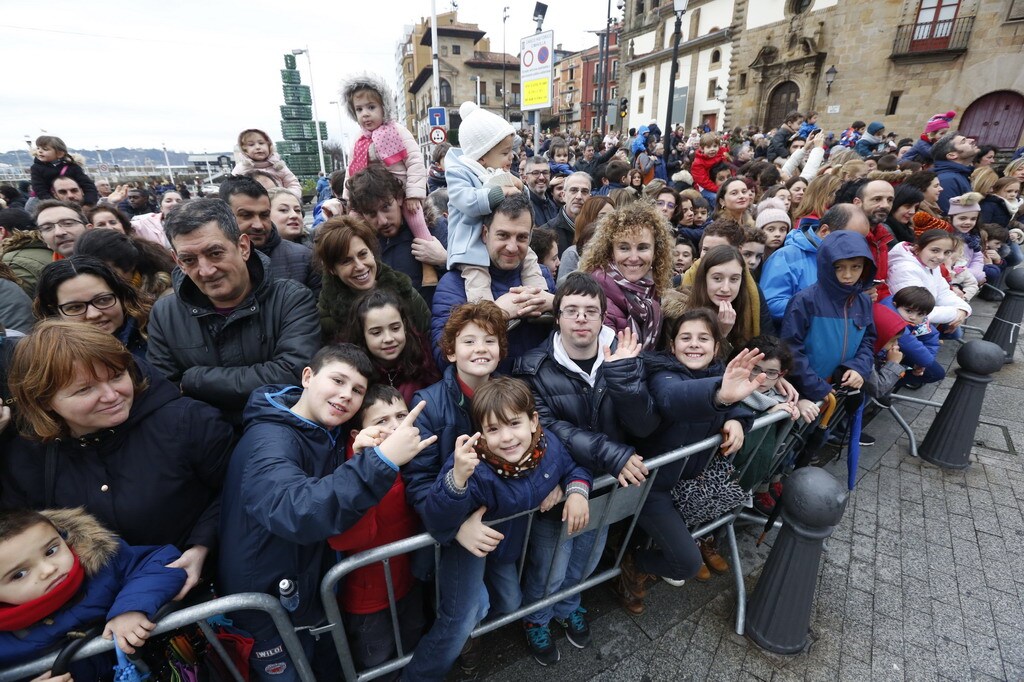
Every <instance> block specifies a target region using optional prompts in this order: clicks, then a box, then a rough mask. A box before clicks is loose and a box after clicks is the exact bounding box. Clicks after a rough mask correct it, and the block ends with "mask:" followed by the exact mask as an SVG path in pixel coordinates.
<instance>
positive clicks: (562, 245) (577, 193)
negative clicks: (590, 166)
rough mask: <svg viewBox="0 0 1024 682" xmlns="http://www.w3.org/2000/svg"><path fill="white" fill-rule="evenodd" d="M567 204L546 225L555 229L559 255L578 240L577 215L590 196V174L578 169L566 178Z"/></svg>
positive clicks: (550, 228)
mask: <svg viewBox="0 0 1024 682" xmlns="http://www.w3.org/2000/svg"><path fill="white" fill-rule="evenodd" d="M564 187H565V206H564V207H562V210H561V211H559V212H558V216H557V217H556V218H555V219H554V220H551V221H549V222H547V223H546V224H545V225H544V227H546V228H548V229H549V230H553V231H554V233H555V235H556V236H557V237H558V257H559V258H561V257H562V253H564V252H565V250H566V249H567V248H569V247H570V246H572V244H573V242H574V241H575V240H576V216H578V215H579V214H580V209H582V208H583V202H585V201H586V200H587V198H588V197H589V196H590V174H589V173H586V172H583V171H577V172H575V173H573V174H572V175H570V176H569V177H567V178H566V179H565V184H564Z"/></svg>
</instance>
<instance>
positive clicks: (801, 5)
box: [789, 0, 814, 14]
mask: <svg viewBox="0 0 1024 682" xmlns="http://www.w3.org/2000/svg"><path fill="white" fill-rule="evenodd" d="M813 4H814V0H790V2H789V11H790V13H791V14H803V13H804V12H806V11H807V10H809V9H810V8H811V5H813Z"/></svg>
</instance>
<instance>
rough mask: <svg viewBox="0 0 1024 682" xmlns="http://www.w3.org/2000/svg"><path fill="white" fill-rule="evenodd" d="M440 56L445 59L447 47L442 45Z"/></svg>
mask: <svg viewBox="0 0 1024 682" xmlns="http://www.w3.org/2000/svg"><path fill="white" fill-rule="evenodd" d="M441 56H442V57H447V56H448V46H447V45H442V46H441Z"/></svg>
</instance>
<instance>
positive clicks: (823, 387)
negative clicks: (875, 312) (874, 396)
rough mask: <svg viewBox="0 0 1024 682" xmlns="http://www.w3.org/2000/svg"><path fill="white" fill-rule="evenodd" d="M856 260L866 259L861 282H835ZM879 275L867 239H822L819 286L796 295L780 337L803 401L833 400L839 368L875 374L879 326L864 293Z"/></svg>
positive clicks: (845, 235) (844, 235) (848, 235)
mask: <svg viewBox="0 0 1024 682" xmlns="http://www.w3.org/2000/svg"><path fill="white" fill-rule="evenodd" d="M856 256H861V257H863V258H864V259H865V268H864V273H863V275H862V276H861V279H860V281H859V282H857V283H856V284H853V285H851V286H845V285H843V284H841V283H840V282H839V280H838V279H836V275H835V270H834V267H835V266H834V263H835V262H836V261H838V260H842V259H844V258H854V257H856ZM874 276H875V263H874V261H873V260H872V259H871V251H870V250H869V249H868V243H867V240H865V239H864V237H862V236H861V235H859V234H857V233H856V232H849V231H847V230H842V231H840V232H833V233H832V234H830V235H828V236H827V237H825V239H824V240H822V242H821V247H819V249H818V281H817V283H815V284H813V285H811V286H809V287H807V288H806V289H804V290H803V291H800V292H797V294H796V295H795V296H793V298H792V300H791V301H790V302H789V306H787V308H786V314H785V317H784V318H783V320H782V334H781V336H782V338H783V339H784V340H785V341H786V343H788V344H789V348H790V350H791V351H792V352H793V369H792V371H791V372H790V374H789V377H790V381H792V382H793V383H794V384H795V385H796V388H797V390H798V391H799V392H800V395H801V396H802V397H804V398H808V399H810V400H821V399H822V398H824V397H825V396H826V395H828V393H829V392H830V391H831V390H832V386H831V384H830V382H829V380H830V379H833V380H839V378H840V375H841V373H840V372H837V370H838V369H839V368H840V367H845V368H847V369H852V370H854V371H856V372H857V373H858V374H860V375H861V376H862V377H867V376H869V375H870V373H871V370H872V369H873V367H874V361H873V359H872V352H873V347H874V342H875V327H874V322H873V317H872V313H871V299H870V298H868V296H867V294H864V293H863V291H864V290H865V289H866V288H867V287H869V286H871V282H872V280H873V279H874Z"/></svg>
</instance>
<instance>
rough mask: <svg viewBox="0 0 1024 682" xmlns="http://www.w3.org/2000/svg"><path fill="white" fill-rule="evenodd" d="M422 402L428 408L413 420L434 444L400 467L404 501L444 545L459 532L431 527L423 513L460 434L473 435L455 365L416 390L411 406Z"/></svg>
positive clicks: (467, 408)
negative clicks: (430, 383)
mask: <svg viewBox="0 0 1024 682" xmlns="http://www.w3.org/2000/svg"><path fill="white" fill-rule="evenodd" d="M421 400H426V401H427V406H426V407H425V408H424V409H423V411H422V412H421V413H420V416H419V417H417V418H416V428H418V429H419V430H420V435H422V436H424V437H425V436H426V435H427V434H434V435H436V436H437V441H435V442H434V444H433V445H428V446H427V447H425V448H424V449H423V450H422V451H421V452H420V454H418V455H416V456H415V457H413V458H412V460H411V461H410V462H409V463H408V464H406V465H405V466H404V467H402V480H403V481H404V482H405V499H406V501H407V502H408V503H409V504H410V505H411V506H412V507H413V509H415V510H416V513H417V514H419V515H420V518H421V519H423V521H424V527H425V528H426V530H427V532H428V533H430V534H431V535H433V536H434V539H435V540H437V541H438V542H440V543H441V544H447V543H449V542H451V541H452V540H453V539H454V538H455V533H456V532H457V530H458V529H456V530H454V531H453V530H452V529H450V528H443V527H441V526H432V525H431V524H430V523H428V522H427V521H428V520H427V517H426V516H425V514H424V512H425V510H426V505H427V498H428V497H429V496H430V490H431V488H433V486H434V482H435V481H436V480H437V476H438V474H440V473H441V470H442V469H443V468H444V466H445V464H446V463H447V462H448V461H449V460H450V459H451V458H452V455H453V454H455V441H456V439H458V437H459V436H461V435H462V434H472V433H475V432H476V430H475V429H474V428H473V420H472V419H471V418H470V416H469V408H470V403H469V398H467V397H466V395H465V394H464V393H463V392H462V389H461V388H459V382H458V380H457V379H456V376H455V365H449V366H448V367H447V368H446V369H445V370H444V375H443V376H442V377H441V381H439V382H437V383H436V384H433V385H431V386H427V387H426V388H424V389H423V390H421V391H417V392H416V394H415V395H414V396H413V397H412V403H411V405H412V406H415V405H418V404H419V402H420V401H421Z"/></svg>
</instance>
